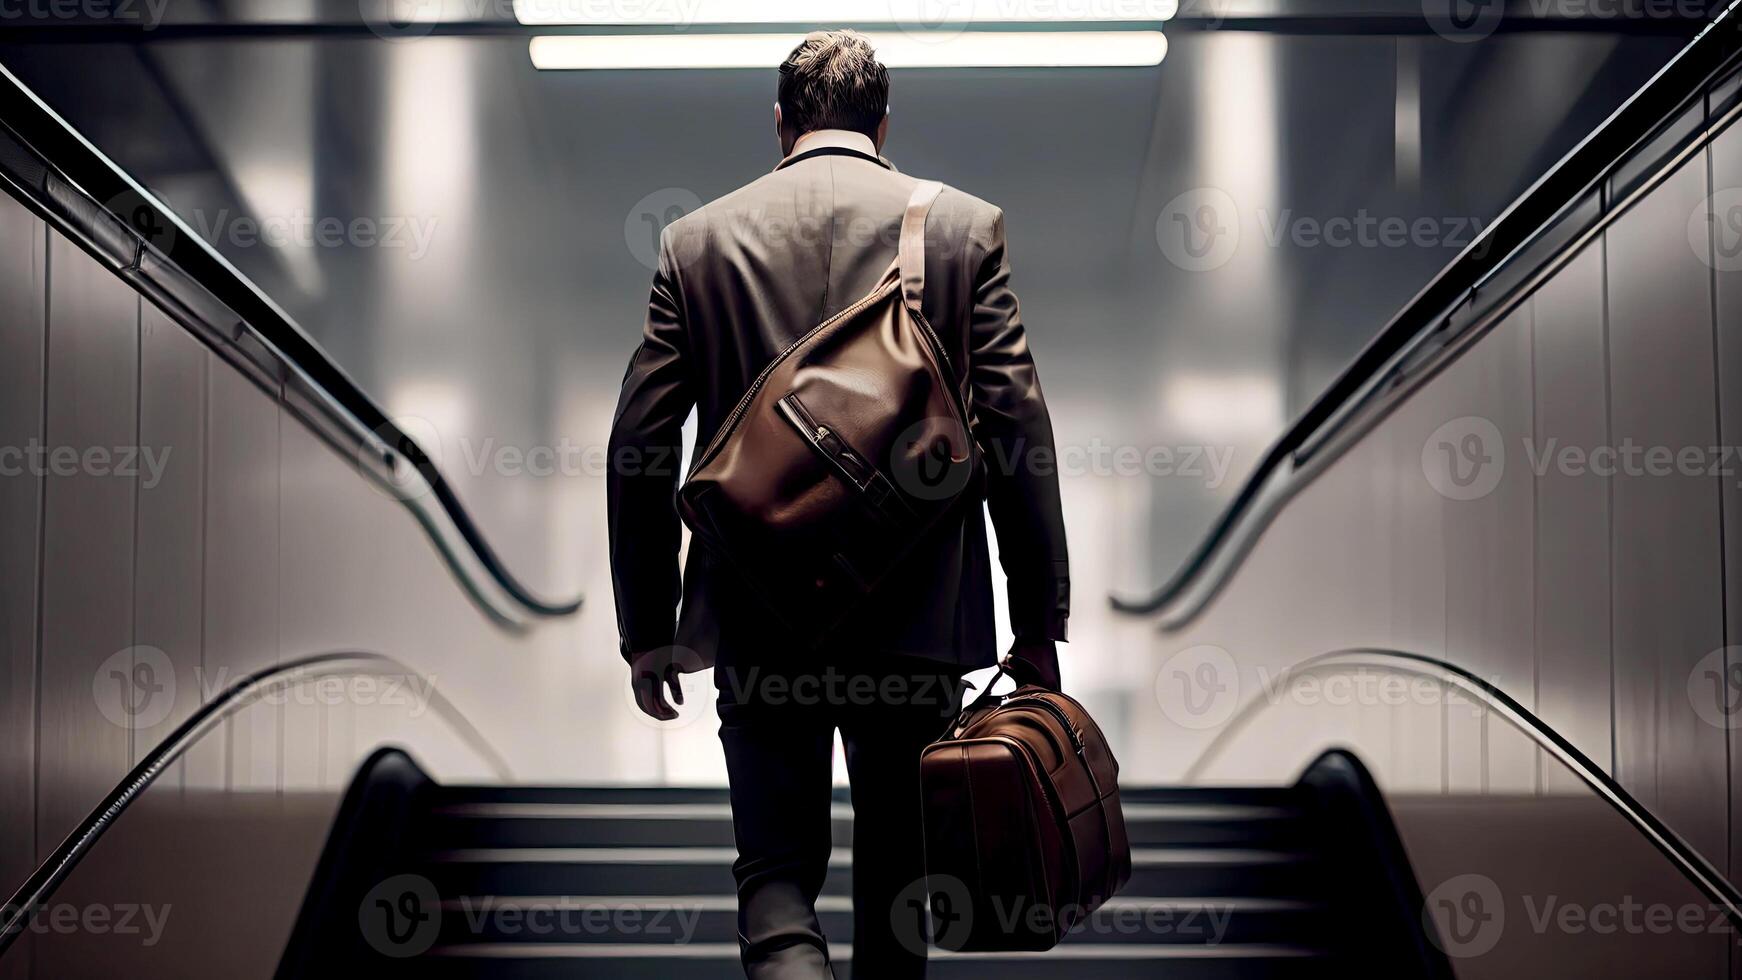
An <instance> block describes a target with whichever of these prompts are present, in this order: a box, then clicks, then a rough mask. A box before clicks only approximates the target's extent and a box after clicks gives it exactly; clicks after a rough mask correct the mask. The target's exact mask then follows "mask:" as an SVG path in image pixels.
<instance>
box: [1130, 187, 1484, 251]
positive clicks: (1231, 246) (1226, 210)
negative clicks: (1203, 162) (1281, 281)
mask: <svg viewBox="0 0 1742 980" xmlns="http://www.w3.org/2000/svg"><path fill="white" fill-rule="evenodd" d="M1254 214H1255V215H1256V216H1257V223H1258V231H1259V234H1260V237H1261V240H1262V241H1263V242H1264V244H1265V246H1266V247H1268V248H1273V249H1277V248H1285V247H1286V248H1295V249H1319V248H1331V249H1349V248H1353V249H1398V248H1416V249H1429V248H1448V249H1463V248H1466V247H1468V246H1470V245H1471V244H1472V243H1475V242H1476V241H1478V240H1479V239H1480V238H1481V234H1482V228H1483V225H1482V221H1481V219H1480V218H1471V217H1458V216H1434V215H1417V216H1412V217H1404V216H1402V215H1377V214H1373V213H1372V212H1370V211H1368V210H1367V209H1365V208H1361V209H1359V210H1357V211H1356V212H1355V213H1354V214H1350V215H1331V216H1328V217H1326V216H1320V215H1308V214H1301V213H1299V212H1297V211H1295V210H1294V209H1292V208H1284V209H1282V210H1280V211H1273V210H1271V209H1269V208H1258V209H1256V210H1255V211H1254ZM1242 231H1243V224H1242V211H1241V208H1240V206H1239V204H1238V203H1237V202H1236V201H1235V200H1234V196H1233V195H1232V194H1229V193H1228V192H1227V191H1225V190H1223V189H1221V188H1219V187H1197V188H1193V189H1192V190H1189V191H1186V192H1185V193H1183V194H1180V195H1178V196H1177V197H1175V198H1174V199H1173V200H1171V201H1169V202H1167V205H1166V206H1165V207H1163V208H1162V209H1161V215H1160V217H1158V218H1157V219H1156V223H1155V240H1156V243H1157V244H1158V245H1160V246H1161V253H1162V255H1164V256H1165V257H1166V258H1167V260H1168V261H1169V262H1171V263H1173V264H1174V265H1176V266H1178V267H1179V268H1181V269H1184V270H1185V271H1187V272H1209V271H1211V270H1214V269H1219V268H1221V267H1222V266H1224V265H1227V264H1228V262H1229V261H1231V260H1232V259H1233V258H1234V256H1235V255H1236V254H1237V253H1238V252H1239V250H1240V244H1241V241H1242Z"/></svg>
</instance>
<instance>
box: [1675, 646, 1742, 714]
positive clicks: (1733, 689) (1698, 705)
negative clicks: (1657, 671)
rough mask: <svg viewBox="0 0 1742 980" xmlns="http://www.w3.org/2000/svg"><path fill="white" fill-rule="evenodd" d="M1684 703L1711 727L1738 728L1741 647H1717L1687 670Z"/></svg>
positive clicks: (1741, 705)
mask: <svg viewBox="0 0 1742 980" xmlns="http://www.w3.org/2000/svg"><path fill="white" fill-rule="evenodd" d="M1687 688H1688V703H1689V704H1691V705H1693V708H1694V715H1695V717H1697V718H1699V719H1700V720H1701V721H1703V722H1705V723H1706V724H1708V725H1711V726H1712V727H1713V728H1721V729H1724V730H1725V731H1730V730H1732V729H1736V728H1742V647H1734V646H1732V647H1719V648H1718V649H1716V650H1713V651H1712V652H1711V653H1708V654H1706V655H1705V656H1703V657H1701V658H1700V659H1699V662H1698V663H1695V664H1694V666H1693V669H1692V670H1690V671H1688V684H1687Z"/></svg>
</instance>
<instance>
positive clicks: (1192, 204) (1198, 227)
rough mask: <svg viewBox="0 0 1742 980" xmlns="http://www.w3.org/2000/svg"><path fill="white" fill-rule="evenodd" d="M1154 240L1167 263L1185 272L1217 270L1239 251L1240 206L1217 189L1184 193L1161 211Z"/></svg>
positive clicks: (1223, 191) (1229, 196)
mask: <svg viewBox="0 0 1742 980" xmlns="http://www.w3.org/2000/svg"><path fill="white" fill-rule="evenodd" d="M1155 241H1156V244H1158V245H1160V246H1161V254H1163V255H1165V256H1167V260H1168V261H1169V262H1172V263H1173V264H1174V265H1176V266H1178V267H1180V268H1181V269H1184V270H1185V271H1187V272H1209V271H1211V270H1212V269H1219V268H1221V267H1222V266H1224V265H1227V264H1228V262H1229V260H1231V259H1232V258H1233V257H1234V253H1235V252H1236V251H1237V250H1238V249H1239V248H1240V206H1239V205H1238V204H1236V203H1235V202H1234V196H1233V195H1232V194H1229V193H1228V192H1227V191H1225V190H1222V189H1221V188H1220V187H1198V188H1194V189H1192V190H1189V191H1186V192H1185V193H1183V194H1181V195H1179V196H1178V197H1175V198H1174V199H1173V200H1171V201H1169V202H1167V206H1166V207H1164V208H1162V209H1161V217H1159V218H1157V219H1156V222H1155Z"/></svg>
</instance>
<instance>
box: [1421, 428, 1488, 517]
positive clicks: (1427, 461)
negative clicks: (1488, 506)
mask: <svg viewBox="0 0 1742 980" xmlns="http://www.w3.org/2000/svg"><path fill="white" fill-rule="evenodd" d="M1421 471H1422V475H1424V476H1426V477H1427V482H1428V485H1429V486H1431V487H1433V488H1434V490H1436V491H1437V492H1438V493H1439V494H1440V495H1441V496H1443V497H1445V498H1447V499H1449V500H1459V501H1464V500H1478V499H1480V498H1482V497H1486V496H1488V495H1489V494H1491V493H1493V492H1494V488H1495V487H1498V486H1499V485H1500V479H1501V477H1502V476H1504V475H1505V473H1506V441H1505V440H1504V439H1503V438H1501V435H1500V428H1499V426H1496V425H1495V424H1494V423H1493V422H1491V421H1489V420H1488V419H1485V418H1482V417H1480V416H1476V415H1466V416H1464V417H1463V418H1457V419H1453V420H1451V421H1450V422H1447V423H1446V424H1444V425H1442V426H1440V427H1439V428H1437V429H1435V430H1434V432H1433V434H1432V435H1430V436H1428V439H1427V442H1426V443H1424V444H1423V445H1422V447H1421Z"/></svg>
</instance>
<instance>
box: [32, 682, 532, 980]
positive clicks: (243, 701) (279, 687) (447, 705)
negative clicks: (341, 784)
mask: <svg viewBox="0 0 1742 980" xmlns="http://www.w3.org/2000/svg"><path fill="white" fill-rule="evenodd" d="M386 675H393V676H404V677H418V678H419V679H422V680H425V681H426V685H427V690H428V692H429V693H428V697H429V699H430V707H432V708H434V709H435V710H436V711H437V713H439V714H441V715H443V716H444V717H445V718H446V719H447V721H448V723H449V724H450V725H452V726H453V727H454V730H455V731H456V732H458V733H459V735H460V737H461V739H462V740H464V741H465V742H466V743H467V745H469V746H470V747H471V748H472V750H473V751H474V752H476V753H478V755H479V756H480V757H481V758H482V759H483V760H484V761H485V762H486V763H487V764H488V765H489V766H490V768H491V769H492V770H494V771H495V772H496V774H497V776H498V777H499V778H500V779H501V780H502V781H503V782H508V781H510V780H511V778H512V774H511V773H510V771H509V769H508V764H507V762H506V761H505V760H503V758H502V757H501V756H500V755H499V754H497V752H496V751H495V749H493V748H491V747H490V744H489V743H488V742H486V741H485V740H484V737H483V735H481V734H480V733H479V732H478V730H477V729H476V728H474V727H473V726H472V724H471V723H470V722H468V721H467V720H466V719H465V717H464V716H463V715H461V714H460V713H459V711H458V709H456V708H455V707H454V706H453V704H452V703H451V702H450V701H448V699H447V698H445V697H443V696H442V695H441V694H440V693H439V692H438V691H437V690H436V688H435V685H434V684H427V678H423V677H422V675H420V674H418V673H417V672H415V671H413V670H411V669H409V668H407V667H406V666H404V665H403V664H401V663H399V662H398V661H397V660H394V659H393V658H392V657H386V656H382V655H381V654H376V653H365V652H336V653H320V654H313V655H310V656H306V657H300V658H298V659H295V660H289V661H286V662H284V663H282V664H279V665H277V666H275V667H268V668H266V669H264V670H259V671H255V672H254V673H252V674H249V675H248V676H246V677H243V678H242V679H241V680H238V681H237V682H236V683H234V684H232V685H230V686H229V687H228V688H225V689H224V691H223V692H222V693H220V694H219V695H218V696H216V697H214V698H213V699H212V700H210V701H208V702H206V703H205V704H204V705H202V706H201V707H200V709H199V710H197V711H195V712H194V713H193V714H192V715H191V716H189V717H188V719H187V720H186V721H184V722H182V723H181V724H180V725H179V726H177V727H176V729H175V731H173V732H171V733H170V735H169V737H167V738H165V739H164V740H163V741H162V742H160V743H158V746H157V747H156V748H155V749H152V750H151V752H149V753H148V754H147V755H146V756H145V758H143V759H141V760H140V761H139V764H138V765H136V766H134V767H133V769H132V771H130V772H129V773H127V775H126V776H125V777H124V778H123V779H122V780H121V782H120V783H118V784H116V786H115V788H114V789H113V790H112V791H110V792H109V793H108V794H107V795H105V796H104V798H103V801H102V802H101V803H99V804H97V806H96V808H94V809H93V810H91V812H90V813H89V814H88V815H87V816H86V817H85V818H84V819H83V820H82V821H80V822H79V825H78V826H77V827H76V828H74V829H73V832H72V833H70V834H68V835H67V836H66V839H65V840H62V841H61V843H60V846H58V847H56V848H55V849H54V853H52V854H50V855H49V856H48V859H47V860H46V861H43V862H42V864H41V865H39V866H38V867H37V869H36V870H35V871H34V872H32V873H31V875H30V877H29V878H26V879H25V880H24V884H22V885H20V886H19V887H18V890H17V891H15V892H13V893H12V897H11V898H9V899H7V901H6V904H5V905H3V906H0V956H4V955H5V953H6V950H7V949H9V948H10V947H11V945H12V943H13V941H14V940H15V939H17V938H18V935H19V933H21V932H23V931H24V930H25V928H26V927H28V925H29V923H30V919H31V917H32V916H33V915H35V914H36V913H37V912H38V911H40V910H41V909H42V908H43V906H44V905H45V904H46V903H47V901H48V900H49V898H50V897H51V896H52V895H53V894H54V891H55V889H56V888H58V887H60V884H61V882H63V881H65V880H66V878H67V876H68V875H70V874H72V872H73V869H74V868H76V867H78V865H79V862H80V861H82V860H84V858H85V856H86V855H88V854H89V853H90V852H91V848H92V847H94V846H96V843H97V841H98V840H99V839H101V838H102V836H103V834H104V833H106V832H107V831H108V830H109V828H110V827H111V826H113V825H114V823H115V821H116V819H118V818H119V817H120V816H121V814H122V813H124V812H125V811H126V810H127V808H128V807H129V806H131V805H132V804H133V803H134V801H136V800H138V799H139V797H140V795H141V794H143V793H144V792H145V791H146V790H147V789H149V788H150V787H151V785H152V784H153V783H154V782H156V781H157V779H158V777H160V776H162V775H163V773H164V771H165V770H166V769H168V768H169V767H170V766H171V765H173V764H174V763H175V762H176V760H178V759H180V758H181V757H182V756H183V755H185V754H186V753H187V750H188V749H189V748H191V747H192V746H193V745H194V743H196V742H198V741H199V740H200V739H201V738H203V737H205V736H206V735H207V734H209V733H210V732H211V731H212V729H214V728H216V727H217V726H219V725H221V724H223V723H224V722H225V721H226V720H228V719H229V718H231V717H232V716H234V715H235V714H236V713H237V712H239V711H241V710H242V709H244V708H247V707H249V706H250V705H253V704H256V703H258V702H259V701H260V700H261V699H262V698H266V697H270V696H273V695H275V694H278V693H280V692H282V691H285V690H288V689H290V688H292V687H295V686H296V685H298V684H302V683H306V682H308V681H311V680H316V679H318V678H322V677H342V676H386Z"/></svg>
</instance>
